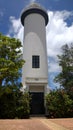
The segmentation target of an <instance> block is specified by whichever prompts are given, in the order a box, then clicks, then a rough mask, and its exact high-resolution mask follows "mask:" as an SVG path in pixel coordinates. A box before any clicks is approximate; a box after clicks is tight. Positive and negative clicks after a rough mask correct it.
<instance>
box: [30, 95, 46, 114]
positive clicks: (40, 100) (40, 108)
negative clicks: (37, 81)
mask: <svg viewBox="0 0 73 130" xmlns="http://www.w3.org/2000/svg"><path fill="white" fill-rule="evenodd" d="M30 95H31V102H30V108H31V110H30V114H33V115H38V114H39V115H40V114H44V113H45V110H44V92H30Z"/></svg>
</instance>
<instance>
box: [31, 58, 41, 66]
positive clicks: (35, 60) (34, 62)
mask: <svg viewBox="0 0 73 130" xmlns="http://www.w3.org/2000/svg"><path fill="white" fill-rule="evenodd" d="M32 68H40V57H39V56H32Z"/></svg>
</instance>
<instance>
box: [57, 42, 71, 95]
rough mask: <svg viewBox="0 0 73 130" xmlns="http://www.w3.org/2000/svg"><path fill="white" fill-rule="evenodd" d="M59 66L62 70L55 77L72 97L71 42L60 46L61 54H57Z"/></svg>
mask: <svg viewBox="0 0 73 130" xmlns="http://www.w3.org/2000/svg"><path fill="white" fill-rule="evenodd" d="M58 58H59V66H61V68H62V71H61V72H60V73H59V75H58V76H57V77H56V78H55V81H56V82H59V83H60V85H61V86H62V87H64V89H65V91H67V93H68V94H70V95H71V97H73V43H72V44H71V45H70V46H68V45H67V44H66V45H64V46H63V47H62V55H58Z"/></svg>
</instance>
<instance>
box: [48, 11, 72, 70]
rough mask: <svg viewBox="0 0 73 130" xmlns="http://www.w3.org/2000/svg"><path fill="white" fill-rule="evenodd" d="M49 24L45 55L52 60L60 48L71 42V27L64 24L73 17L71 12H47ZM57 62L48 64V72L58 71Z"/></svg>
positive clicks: (59, 51)
mask: <svg viewBox="0 0 73 130" xmlns="http://www.w3.org/2000/svg"><path fill="white" fill-rule="evenodd" d="M48 15H49V23H48V25H47V28H46V29H47V31H46V33H47V35H46V37H47V53H48V56H49V57H53V59H56V58H57V55H58V54H60V53H61V47H62V46H63V45H64V44H66V43H68V44H70V43H71V42H73V25H71V26H69V27H68V25H67V23H66V21H65V20H66V19H68V18H69V16H72V15H73V12H69V11H55V12H53V11H48ZM60 70H61V68H59V66H58V63H57V61H56V60H55V61H54V62H51V60H50V63H49V71H50V72H54V71H60Z"/></svg>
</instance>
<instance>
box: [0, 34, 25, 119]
mask: <svg viewBox="0 0 73 130" xmlns="http://www.w3.org/2000/svg"><path fill="white" fill-rule="evenodd" d="M21 47H22V45H21V42H20V41H19V40H18V39H15V38H10V37H7V36H4V35H2V34H0V118H14V117H15V116H16V108H17V97H18V95H19V94H20V88H21V87H22V83H21V79H20V78H21V76H22V71H21V69H22V66H23V64H24V60H22V51H21Z"/></svg>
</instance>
